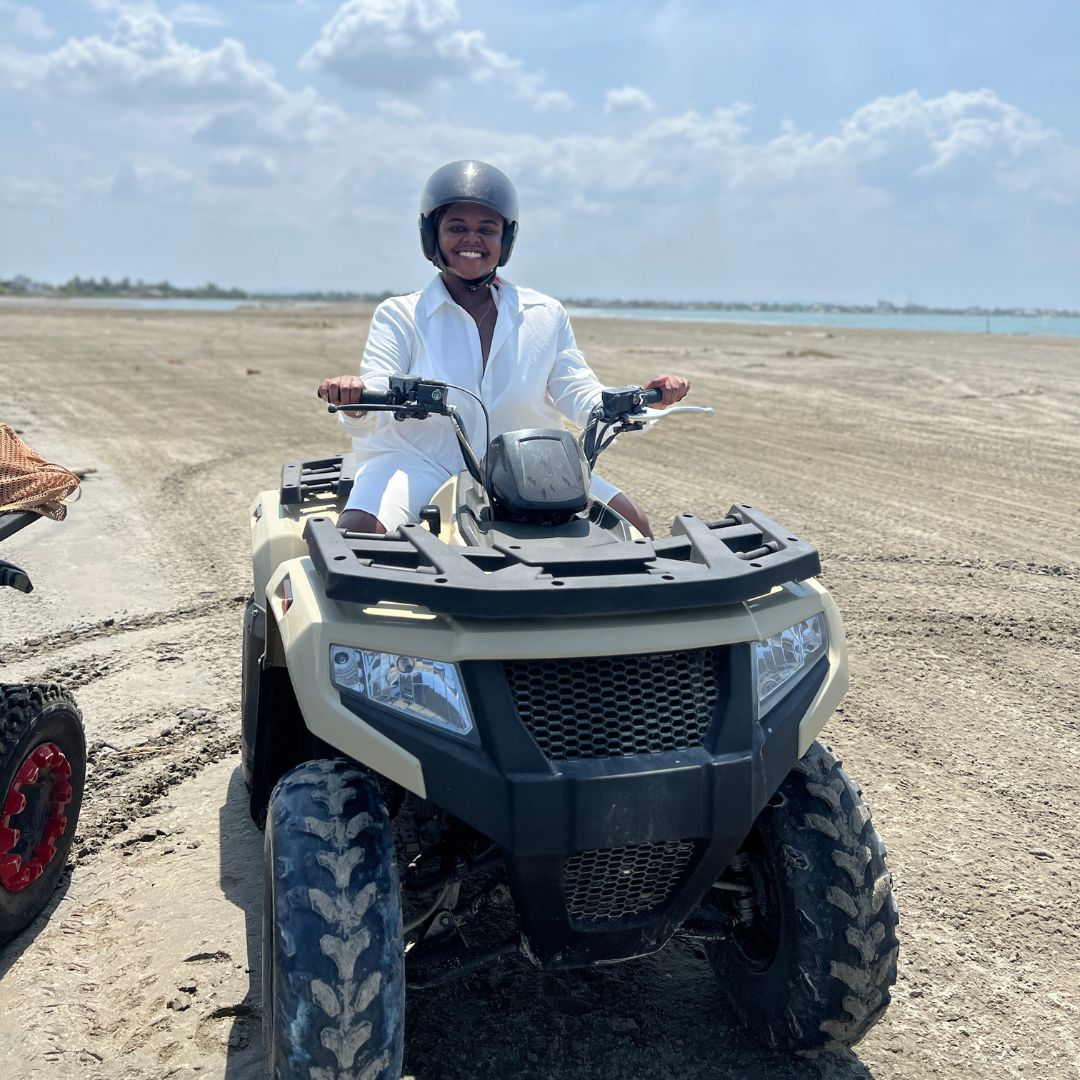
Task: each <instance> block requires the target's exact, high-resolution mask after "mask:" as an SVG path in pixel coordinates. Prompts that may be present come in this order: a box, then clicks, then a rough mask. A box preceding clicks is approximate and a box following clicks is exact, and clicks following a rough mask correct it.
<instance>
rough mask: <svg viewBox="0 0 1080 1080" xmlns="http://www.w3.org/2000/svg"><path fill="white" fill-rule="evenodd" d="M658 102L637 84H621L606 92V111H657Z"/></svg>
mask: <svg viewBox="0 0 1080 1080" xmlns="http://www.w3.org/2000/svg"><path fill="white" fill-rule="evenodd" d="M655 111H656V104H655V102H654V101H653V99H652V98H651V97H649V95H648V94H647V93H645V91H644V90H642V89H641V88H640V87H637V86H620V87H616V88H614V89H612V90H608V91H606V92H605V94H604V112H606V113H614V112H655Z"/></svg>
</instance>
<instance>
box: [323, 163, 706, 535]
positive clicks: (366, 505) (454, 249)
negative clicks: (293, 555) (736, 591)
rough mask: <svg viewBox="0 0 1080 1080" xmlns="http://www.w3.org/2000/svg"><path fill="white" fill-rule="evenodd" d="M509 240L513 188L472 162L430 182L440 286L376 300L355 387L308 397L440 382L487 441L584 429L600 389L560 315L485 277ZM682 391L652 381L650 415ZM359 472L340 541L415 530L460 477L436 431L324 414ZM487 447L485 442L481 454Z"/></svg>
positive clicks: (545, 301) (443, 430)
mask: <svg viewBox="0 0 1080 1080" xmlns="http://www.w3.org/2000/svg"><path fill="white" fill-rule="evenodd" d="M517 231H518V198H517V192H516V191H515V190H514V185H513V184H512V183H511V182H510V180H509V179H508V178H507V177H506V176H505V175H504V174H503V173H501V172H500V171H499V170H498V169H496V168H494V167H493V166H491V165H487V164H485V163H484V162H481V161H454V162H451V163H450V164H448V165H444V166H443V167H442V168H441V169H438V170H437V171H436V172H435V173H433V174H432V176H431V178H430V179H429V180H428V182H427V184H426V185H425V187H424V191H423V194H422V195H421V197H420V242H421V246H422V247H423V251H424V256H425V258H427V259H429V260H430V261H431V262H432V263H434V265H435V267H436V268H437V269H438V271H439V274H438V276H437V277H436V278H434V279H433V280H432V282H431V283H430V284H429V285H428V286H427V288H425V289H424V290H423V291H422V292H416V293H410V294H409V295H407V296H393V297H391V298H390V299H388V300H384V301H383V302H382V303H381V304H380V305H379V306H378V307H377V308H376V309H375V314H374V315H373V316H372V319H371V330H370V331H369V333H368V339H367V345H366V346H365V348H364V356H363V360H362V362H361V367H360V375H359V376H356V375H338V376H336V377H334V378H330V379H324V380H323V381H322V383H321V384H320V386H319V397H321V398H322V399H323V400H324V401H327V402H329V403H330V404H332V405H352V404H356V403H360V402H361V401H362V398H363V391H364V389H365V388H371V389H377V390H385V388H386V382H387V378H388V377H389V376H391V375H407V374H412V375H420V376H423V377H425V378H433V379H442V380H445V381H446V382H448V383H450V384H452V385H454V386H457V387H460V388H462V389H464V390H465V391H466V392H467V393H468V394H474V395H476V397H477V398H479V399H480V400H481V401H482V402H483V403H484V406H486V409H487V414H488V421H489V423H490V430H488V431H487V432H486V435H487V438H488V439H490V438H493V437H494V436H496V435H498V434H500V433H502V432H505V431H516V430H521V429H524V428H560V427H561V426H562V420H563V418H564V417H565V418H566V419H567V420H569V421H570V422H571V423H572V424H575V425H576V426H577V427H579V428H580V427H583V426H584V425H585V423H586V421H587V419H588V417H589V414H590V412H591V411H592V409H593V408H594V407H595V406H596V405H597V404H599V402H600V396H601V389H602V387H603V384H602V383H601V382H600V380H599V379H598V378H597V377H596V375H595V374H593V371H592V369H591V368H590V367H589V365H588V364H587V363H586V362H585V358H584V357H583V356H582V354H581V352H580V351H579V350H578V347H577V344H576V342H575V341H574V332H573V330H572V329H571V327H570V320H569V318H568V317H567V314H566V311H565V310H564V309H563V306H562V305H561V304H560V303H559V302H558V301H557V300H553V299H552V298H551V297H549V296H544V295H543V294H542V293H538V292H534V291H533V290H532V289H521V288H518V287H517V286H515V285H512V284H511V283H510V282H508V281H505V280H504V279H502V278H500V277H497V276H496V272H497V268H498V267H500V266H504V265H506V263H507V262H508V261H509V259H510V253H511V252H512V251H513V248H514V241H515V239H516V238H517ZM689 386H690V384H689V383H688V382H687V380H686V379H684V378H682V377H681V376H679V375H658V376H657V377H656V378H654V379H653V380H652V381H651V382H649V383H647V384H646V387H645V388H646V389H659V390H660V391H661V392H662V393H663V399H662V400H661V401H660V402H659V403H658V407H660V408H666V407H667V406H668V405H671V404H673V403H674V402H676V401H679V400H681V399H682V398H683V397H684V396H685V395H686V392H687V390H688V389H689ZM460 409H461V414H462V420H463V421H464V423H465V426H466V428H467V429H468V430H469V431H477V430H480V428H479V425H481V424H483V423H484V422H485V418H484V416H483V414H482V412H481V409H480V406H479V405H478V404H477V403H474V401H473V400H472V399H470V398H466V399H464V400H463V404H462V405H461V406H460ZM337 415H338V416H339V417H340V419H341V422H342V423H343V424H344V425H345V427H346V429H347V430H348V431H349V432H350V434H352V436H353V446H354V448H355V449H356V451H357V453H358V457H359V461H360V464H359V466H358V468H357V471H356V478H355V481H354V483H353V487H352V493H351V494H350V496H349V499H348V502H347V503H346V506H345V509H344V510H343V511H342V513H341V515H340V516H339V518H338V525H339V527H341V528H343V529H346V530H348V531H350V532H367V533H385V532H387V531H388V530H393V529H396V528H398V527H399V526H400V525H403V524H405V523H406V522H416V521H418V520H419V511H420V508H421V507H423V506H424V505H425V504H426V503H429V502H430V501H431V497H432V496H433V495H434V493H435V492H436V490H438V488H439V487H440V486H441V485H442V484H443V483H444V482H445V481H446V480H447V479H448V478H449V477H450V476H452V475H453V474H454V473H456V472H459V471H460V470H461V467H462V458H461V450H460V448H459V446H458V443H457V441H456V439H455V437H454V435H453V433H452V432H451V431H450V430H449V429H448V428H447V427H444V426H442V425H435V424H398V423H395V422H394V421H393V420H392V419H391V417H390V416H389V415H388V414H386V413H374V414H366V413H365V412H364V411H363V410H362V409H357V410H350V411H349V412H348V413H346V412H339V413H338V414H337ZM483 445H486V442H485V443H484V444H483ZM591 494H592V495H593V497H594V498H597V499H599V500H600V501H602V502H605V503H607V504H608V505H609V506H610V507H611V508H612V509H613V510H615V511H616V512H618V513H619V514H621V515H622V516H623V517H624V518H626V519H627V520H628V521H629V522H630V523H631V524H632V525H633V526H634V527H635V528H637V529H638V531H639V532H641V533H642V534H643V535H644V536H650V537H651V536H652V530H651V529H650V527H649V522H648V518H647V517H646V516H645V512H644V511H643V510H642V509H641V508H640V507H639V506H638V505H637V503H635V502H634V500H632V499H631V498H630V497H629V496H628V495H626V494H625V493H623V492H621V491H619V490H618V489H617V488H616V487H614V485H612V484H610V483H609V482H608V481H606V480H604V479H602V478H601V477H599V476H596V475H595V474H594V475H593V477H592V485H591Z"/></svg>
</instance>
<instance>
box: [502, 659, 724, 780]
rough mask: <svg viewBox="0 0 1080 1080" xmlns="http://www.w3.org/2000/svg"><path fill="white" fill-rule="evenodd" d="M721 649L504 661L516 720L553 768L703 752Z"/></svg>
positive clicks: (717, 683) (717, 685)
mask: <svg viewBox="0 0 1080 1080" xmlns="http://www.w3.org/2000/svg"><path fill="white" fill-rule="evenodd" d="M721 655H722V651H721V650H720V649H691V650H684V651H682V652H665V653H645V654H642V655H640V656H589V657H568V658H565V659H559V660H513V661H506V662H505V664H504V667H505V669H506V677H507V679H508V680H509V683H510V691H511V693H512V694H513V697H514V704H515V706H516V707H517V712H518V716H520V717H521V720H522V722H523V723H524V724H525V726H526V727H527V728H528V730H529V734H530V735H532V737H533V738H534V739H535V740H536V742H537V744H538V745H539V747H540V749H541V750H542V751H543V752H544V754H545V756H546V757H548V758H549V759H550V760H553V761H580V760H584V759H588V758H605V757H626V756H629V755H631V754H658V753H662V752H664V751H668V750H686V749H688V748H689V747H691V746H700V745H701V743H702V740H703V739H704V738H705V732H706V731H707V730H708V727H709V723H710V721H711V720H712V716H713V711H714V709H715V708H716V703H717V700H718V698H719V696H720V662H721Z"/></svg>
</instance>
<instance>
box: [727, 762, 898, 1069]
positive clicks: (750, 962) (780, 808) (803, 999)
mask: <svg viewBox="0 0 1080 1080" xmlns="http://www.w3.org/2000/svg"><path fill="white" fill-rule="evenodd" d="M711 897H712V901H711V902H712V903H714V904H716V905H717V906H719V907H720V908H721V909H722V910H723V911H724V913H725V914H726V915H727V916H728V917H729V919H730V922H731V924H732V926H733V930H732V932H731V934H730V936H729V937H728V938H727V939H726V940H724V941H722V942H720V943H718V944H713V945H710V946H708V953H709V958H710V960H711V961H712V964H713V967H714V968H715V970H716V973H717V975H718V976H719V978H720V981H721V984H722V986H723V989H724V991H725V992H726V993H727V995H728V997H729V998H730V1000H731V1003H732V1005H733V1006H734V1008H735V1011H736V1013H738V1015H739V1017H740V1019H741V1020H742V1021H743V1022H744V1023H745V1024H746V1025H747V1026H748V1027H749V1028H750V1029H751V1030H752V1031H753V1032H754V1033H755V1034H756V1035H758V1036H759V1038H761V1039H762V1040H763V1041H764V1042H766V1043H767V1044H768V1045H769V1046H771V1047H774V1048H778V1049H784V1050H808V1049H813V1048H815V1047H822V1046H826V1045H829V1044H837V1043H838V1044H842V1045H844V1046H852V1045H854V1044H855V1043H856V1042H858V1041H859V1039H861V1038H862V1037H863V1036H864V1035H865V1034H866V1032H867V1031H868V1030H869V1029H870V1028H871V1026H872V1025H873V1024H874V1023H876V1022H877V1020H879V1019H880V1018H881V1016H882V1014H883V1013H884V1012H885V1009H886V1007H887V1006H888V1004H889V987H890V986H892V984H893V983H894V982H895V981H896V955H897V940H896V926H897V922H898V917H897V912H896V903H895V901H894V899H893V894H892V883H891V878H890V875H889V872H888V869H887V868H886V866H885V845H884V844H883V843H882V842H881V838H880V837H879V836H878V834H877V831H876V830H875V829H874V826H873V823H872V822H871V820H870V812H869V811H868V810H867V808H866V806H865V805H864V804H863V801H862V798H861V796H860V793H859V789H858V788H857V787H856V786H855V784H854V783H853V782H852V780H851V778H850V777H849V776H848V775H847V773H845V772H844V770H843V769H842V768H841V767H840V763H839V762H838V761H837V759H836V758H835V757H834V756H833V755H832V753H831V752H830V751H829V750H827V749H826V748H825V747H824V746H822V745H821V744H820V743H816V742H815V743H814V744H813V745H812V746H811V747H810V749H809V750H808V751H807V752H806V754H805V755H804V756H803V758H802V759H801V760H800V761H799V762H798V764H797V765H796V766H795V768H794V769H793V770H792V771H791V772H790V773H789V774H788V776H787V778H786V779H785V780H784V782H783V784H781V786H780V789H779V791H778V792H777V793H776V795H775V796H774V797H773V798H772V799H771V800H770V801H769V803H768V805H767V806H766V807H765V809H764V810H763V811H762V812H761V814H760V815H759V817H758V819H757V821H756V822H755V823H754V827H753V829H752V830H751V832H750V835H749V836H748V837H747V839H746V841H745V843H744V844H743V846H742V848H741V850H740V852H739V854H738V855H737V856H736V858H735V859H734V860H733V862H732V865H731V867H729V869H728V871H727V872H726V873H725V875H724V877H723V878H722V879H721V881H720V882H718V883H717V886H716V887H715V888H714V891H713V892H712V894H711Z"/></svg>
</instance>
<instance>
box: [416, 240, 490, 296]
mask: <svg viewBox="0 0 1080 1080" xmlns="http://www.w3.org/2000/svg"><path fill="white" fill-rule="evenodd" d="M431 261H432V262H433V263H434V264H435V268H436V269H437V270H441V271H442V272H443V273H444V274H452V275H453V276H454V277H456V278H457V279H458V281H460V282H462V283H464V285H465V288H466V289H468V290H469V292H477V291H478V290H479V289H482V288H484V286H485V285H490V284H491V283H492V282H493V281H494V280H495V276H496V274H498V272H499V268H498V267H497V266H496V267H495V268H494V269H493V270H489V271H488V272H487V273H486V274H483V275H481V276H480V277H478V278H467V277H465V276H464V275H463V274H459V273H458V272H457V271H456V270H453V269H451V268H450V267H449V266H447V265H446V260H445V259H444V258H443V254H442V248H440V247H439V234H438V232H437V231H436V233H435V254H434V256H433V257H432V259H431Z"/></svg>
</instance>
